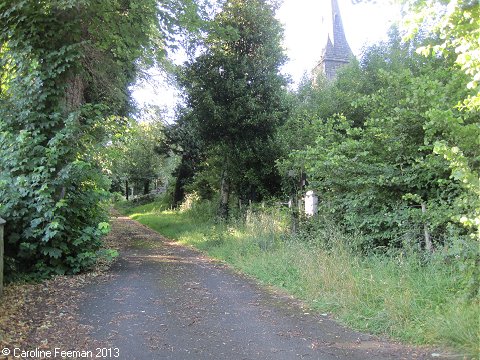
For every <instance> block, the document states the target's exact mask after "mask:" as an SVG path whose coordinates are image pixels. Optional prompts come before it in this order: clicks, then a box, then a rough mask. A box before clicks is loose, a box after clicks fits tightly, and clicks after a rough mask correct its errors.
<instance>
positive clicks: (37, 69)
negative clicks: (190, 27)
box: [0, 0, 192, 276]
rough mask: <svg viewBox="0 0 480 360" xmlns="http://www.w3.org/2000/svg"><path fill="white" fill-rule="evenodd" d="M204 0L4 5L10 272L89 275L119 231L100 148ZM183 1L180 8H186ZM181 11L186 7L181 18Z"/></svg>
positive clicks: (0, 167) (2, 177) (0, 184)
mask: <svg viewBox="0 0 480 360" xmlns="http://www.w3.org/2000/svg"><path fill="white" fill-rule="evenodd" d="M191 5H192V2H189V1H187V0H185V1H181V0H179V1H168V2H163V5H162V6H158V4H157V2H156V1H154V0H142V1H114V0H111V1H93V0H81V1H71V0H49V1H13V0H8V1H3V2H1V3H0V19H1V21H0V24H1V25H0V54H1V58H0V71H1V72H0V159H1V160H0V215H1V216H2V217H4V218H5V219H6V220H7V225H6V228H5V238H6V244H7V246H6V251H5V253H6V256H7V257H8V259H7V260H8V262H7V264H9V266H8V267H7V269H6V270H7V276H13V275H15V274H16V273H17V272H31V273H35V274H36V275H40V276H45V275H49V274H52V273H72V272H78V271H80V270H82V269H84V268H86V267H88V266H90V265H91V264H92V263H93V262H94V261H95V257H96V251H97V250H98V248H99V246H100V238H101V235H102V233H103V232H104V230H105V229H107V228H108V226H107V224H106V223H105V221H106V211H105V210H106V209H105V208H104V206H103V204H102V201H104V200H105V199H106V190H107V188H108V181H107V180H106V178H105V177H104V176H103V175H102V169H101V167H100V166H99V164H98V162H97V161H96V155H95V154H96V151H97V150H98V149H99V147H100V146H101V145H102V144H105V143H106V142H107V141H108V139H107V138H108V136H109V134H111V131H110V130H109V128H108V127H109V126H114V125H115V123H116V121H115V120H116V119H120V118H121V117H122V116H125V115H127V114H128V113H129V111H130V110H131V108H132V105H131V103H130V94H129V90H128V88H129V85H131V84H132V82H133V81H134V80H135V78H136V76H137V74H138V73H139V72H140V70H141V67H142V66H146V65H149V64H153V63H155V62H161V61H163V59H165V50H166V48H167V45H166V43H167V42H168V41H169V39H171V37H172V36H173V35H174V33H175V32H176V31H177V30H176V29H178V28H179V26H180V25H181V24H182V22H183V23H185V22H187V20H186V18H187V17H188V16H189V15H191V9H192V7H191ZM176 6H178V9H177V8H176ZM179 14H181V16H179Z"/></svg>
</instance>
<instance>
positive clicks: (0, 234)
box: [0, 218, 5, 296]
mask: <svg viewBox="0 0 480 360" xmlns="http://www.w3.org/2000/svg"><path fill="white" fill-rule="evenodd" d="M4 225H5V220H3V219H2V218H0V296H2V292H3V226H4Z"/></svg>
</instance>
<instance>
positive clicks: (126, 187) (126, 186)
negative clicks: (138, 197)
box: [125, 180, 130, 201]
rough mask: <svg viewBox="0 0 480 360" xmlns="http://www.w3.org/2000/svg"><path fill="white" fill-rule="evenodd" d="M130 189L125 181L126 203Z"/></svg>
mask: <svg viewBox="0 0 480 360" xmlns="http://www.w3.org/2000/svg"><path fill="white" fill-rule="evenodd" d="M129 190H130V189H129V188H128V180H125V197H126V198H127V201H128V191H129Z"/></svg>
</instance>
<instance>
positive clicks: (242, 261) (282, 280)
mask: <svg viewBox="0 0 480 360" xmlns="http://www.w3.org/2000/svg"><path fill="white" fill-rule="evenodd" d="M118 208H119V209H120V211H122V212H123V213H125V214H127V215H129V216H130V217H131V218H132V219H135V220H137V221H139V222H141V223H142V224H144V225H147V226H149V227H150V228H152V229H154V230H156V231H158V232H159V233H161V234H163V235H165V236H167V237H169V238H171V239H173V240H176V241H178V242H180V243H182V244H186V245H193V246H195V247H197V248H198V249H200V250H202V251H205V252H207V253H208V254H209V255H210V256H212V257H215V258H217V259H221V260H224V261H226V262H228V263H229V264H231V265H232V266H233V267H234V268H236V269H238V270H240V271H242V272H245V273H247V274H249V275H251V276H254V277H255V278H257V279H259V280H260V281H261V282H263V283H265V284H270V285H274V286H277V287H279V288H282V289H284V290H286V291H288V292H289V293H291V294H293V295H294V296H296V297H298V298H300V299H302V300H304V301H305V302H306V303H307V304H308V305H309V306H310V307H311V308H312V309H315V310H318V311H321V312H331V313H333V314H334V315H335V316H336V317H337V318H338V319H340V320H341V321H342V322H344V323H345V324H348V325H349V326H352V327H354V328H356V329H359V330H362V331H367V332H370V333H375V334H382V335H387V336H390V337H392V338H395V339H400V340H403V341H406V342H409V343H413V344H436V345H441V346H447V347H451V348H453V349H455V351H456V352H458V353H461V354H466V357H470V356H472V357H475V356H478V354H479V348H478V344H479V322H478V320H479V315H480V313H479V300H478V297H474V298H472V297H467V296H465V294H464V293H463V292H462V281H461V276H462V274H461V273H459V272H458V271H457V270H456V268H455V267H454V266H453V265H451V264H448V263H445V261H444V259H443V258H442V257H441V256H440V255H439V254H438V255H437V254H434V255H432V256H430V257H429V258H428V259H427V258H425V257H424V256H422V255H421V254H418V253H415V252H413V251H412V252H411V253H409V252H408V251H405V250H402V251H401V252H400V251H398V252H394V251H392V252H390V253H387V254H376V255H363V256H360V255H358V253H356V252H355V249H352V245H351V244H355V243H357V242H358V241H356V240H357V239H355V238H354V236H352V235H346V234H345V233H343V232H341V231H340V229H338V227H337V226H335V225H334V224H332V223H331V222H329V221H328V219H325V218H317V219H314V221H311V222H310V223H309V224H307V223H305V224H303V225H304V226H302V230H301V231H300V232H299V233H298V234H296V235H295V236H292V235H291V234H290V233H289V232H288V231H287V229H288V221H289V217H288V214H287V212H286V211H285V210H284V209H277V208H274V207H267V208H263V209H262V208H259V209H256V210H255V209H249V210H247V211H246V212H244V213H243V214H241V215H238V216H237V218H236V219H235V220H231V221H229V222H228V223H225V222H217V221H215V220H213V219H215V216H214V214H215V210H216V207H215V206H213V205H212V204H211V203H209V202H203V203H197V204H194V205H193V206H189V207H187V208H185V207H184V208H183V209H179V210H171V209H170V210H169V209H167V206H166V205H164V204H162V202H161V201H157V202H153V203H150V204H146V205H141V206H136V207H131V206H129V205H128V204H126V203H123V204H119V205H118Z"/></svg>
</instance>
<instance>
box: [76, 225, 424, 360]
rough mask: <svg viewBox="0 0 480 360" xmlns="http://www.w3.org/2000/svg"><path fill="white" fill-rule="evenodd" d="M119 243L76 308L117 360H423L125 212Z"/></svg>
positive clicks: (420, 353) (418, 354) (414, 351)
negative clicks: (114, 257) (106, 269)
mask: <svg viewBox="0 0 480 360" xmlns="http://www.w3.org/2000/svg"><path fill="white" fill-rule="evenodd" d="M112 226H113V231H114V232H115V233H116V236H120V237H121V238H122V240H123V241H125V242H127V243H128V246H127V248H126V250H124V251H123V252H122V254H121V257H120V259H119V260H118V261H117V262H116V264H115V265H114V266H113V267H112V269H111V276H110V277H108V278H107V279H106V280H105V279H104V280H99V281H98V282H96V283H93V284H92V285H89V286H88V287H87V288H86V289H85V291H86V292H87V293H88V296H87V297H86V299H87V300H86V301H85V302H84V303H83V304H82V305H81V306H80V315H81V319H82V322H83V323H84V324H85V325H89V326H91V329H92V333H91V336H92V337H94V338H95V339H97V340H99V341H102V342H103V343H106V344H108V346H109V347H111V348H114V349H115V348H117V349H118V354H119V358H120V359H209V360H210V359H245V360H246V359H275V360H281V359H322V360H331V359H428V358H430V354H429V353H426V352H424V351H423V350H419V349H416V348H409V347H405V346H402V345H399V344H395V343H391V342H386V341H382V340H379V339H377V338H375V337H372V336H369V335H364V334H360V333H358V332H355V331H352V330H349V329H346V328H345V327H343V326H340V325H339V324H337V323H336V322H334V321H332V320H330V319H329V318H328V317H326V316H322V315H312V314H308V313H306V312H305V310H303V309H302V307H301V306H300V304H299V303H298V302H295V301H294V300H293V299H291V298H289V297H287V296H285V295H282V294H279V293H277V292H275V291H271V290H268V289H265V288H262V287H260V286H259V285H257V284H256V283H255V282H254V281H253V280H251V279H248V278H247V277H245V276H242V275H239V274H236V273H235V272H233V271H232V270H231V269H229V268H228V267H227V266H225V265H222V264H220V263H218V262H215V261H212V260H210V259H208V258H206V257H204V256H202V255H201V254H200V253H198V252H196V251H194V250H191V249H189V248H186V247H182V246H178V245H176V244H174V243H171V242H168V241H166V240H165V239H164V238H162V237H161V236H159V235H158V234H156V233H155V232H153V231H152V230H150V229H148V228H147V227H145V226H143V225H141V224H139V223H137V222H135V221H133V220H130V219H128V218H124V217H118V218H115V219H113V224H112Z"/></svg>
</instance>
